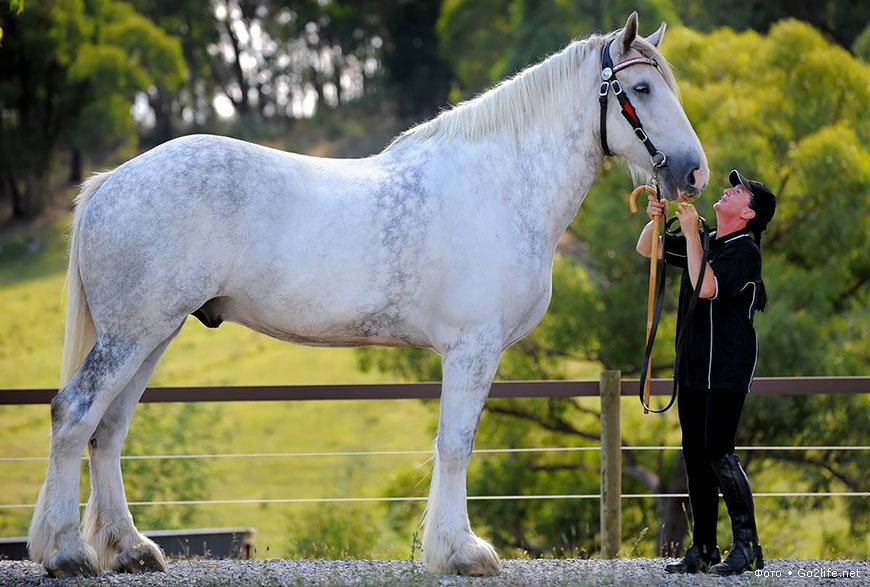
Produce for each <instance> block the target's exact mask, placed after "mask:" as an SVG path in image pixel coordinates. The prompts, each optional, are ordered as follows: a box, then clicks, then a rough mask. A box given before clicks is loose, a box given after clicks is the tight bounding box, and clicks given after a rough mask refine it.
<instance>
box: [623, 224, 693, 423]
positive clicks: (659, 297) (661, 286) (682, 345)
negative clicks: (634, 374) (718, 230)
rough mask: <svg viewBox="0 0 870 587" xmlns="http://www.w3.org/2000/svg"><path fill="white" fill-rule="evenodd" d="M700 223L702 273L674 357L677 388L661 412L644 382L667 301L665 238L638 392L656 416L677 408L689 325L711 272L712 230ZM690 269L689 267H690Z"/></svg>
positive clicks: (671, 233)
mask: <svg viewBox="0 0 870 587" xmlns="http://www.w3.org/2000/svg"><path fill="white" fill-rule="evenodd" d="M675 220H679V219H678V218H677V217H676V216H674V217H673V218H671V219H670V220H668V221H667V223H666V224H665V233H666V234H667V235H669V236H676V235H677V234H679V227H678V228H677V229H676V230H673V231H672V230H671V224H673V223H674V221H675ZM698 220H700V222H701V249H702V250H703V252H702V254H701V270H700V271H699V272H698V280H697V281H696V282H695V288H694V291H692V297H691V299H690V300H689V307H688V308H687V310H686V314H685V318H684V319H683V323H682V325H680V330H679V331H678V332H677V348H676V350H677V353H676V356H675V357H674V389H673V391H672V392H671V401H669V402H668V405H666V406H665V407H664V408H662V409H660V410H654V409H653V408H651V407H649V406H648V405H647V403H646V402H645V401H644V399H643V388H644V382H645V381H646V377H647V372H648V371H649V362H650V357H651V356H652V350H653V345H654V344H655V340H656V330H657V329H658V327H659V318H660V317H661V315H662V303H663V302H664V299H665V268H666V267H667V263H666V262H665V260H664V259H665V254H666V249H665V246H666V245H665V243H666V242H667V241H666V239H664V238H663V239H662V248H661V251H662V263H661V266H662V268H661V272H660V274H659V280H658V283H657V284H656V307H655V313H654V314H653V322H652V327H651V328H650V332H649V340H647V341H646V350H644V352H643V365H642V367H641V370H640V390H639V392H638V397H640V403H641V405H643V407H644V409H646V410H649V411H650V412H653V413H654V414H663V413H664V412H667V411H668V410H669V409H671V406H672V405H674V402H675V401H676V399H677V390H678V387H679V384H678V383H677V382H678V380H679V377H680V357H682V355H683V351H685V349H686V340H687V332H688V330H689V324H690V323H691V318H692V314H693V313H694V312H695V306H697V305H698V298H699V297H700V295H701V286H702V284H703V283H704V276H705V275H706V273H707V257H708V256H709V253H710V227H709V226H708V225H707V221H706V220H704V218H703V217H700V216H699V217H698ZM658 236H659V235H655V238H658ZM687 270H688V267H687Z"/></svg>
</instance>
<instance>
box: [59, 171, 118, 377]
mask: <svg viewBox="0 0 870 587" xmlns="http://www.w3.org/2000/svg"><path fill="white" fill-rule="evenodd" d="M111 174H112V172H111V171H104V172H103V173H95V174H94V175H92V176H91V177H89V178H88V179H87V180H85V182H84V183H83V184H82V190H81V192H79V195H78V196H76V199H75V213H74V214H73V221H72V229H71V231H70V243H69V267H68V268H67V272H66V285H65V287H64V289H66V290H67V292H68V298H67V305H66V328H65V330H64V334H63V359H61V364H60V389H63V388H64V387H65V386H66V384H67V383H69V380H70V379H72V377H73V375H75V372H76V371H77V370H78V368H79V367H80V366H81V364H82V363H83V362H84V360H85V357H86V356H87V355H88V353H89V352H90V351H91V348H93V346H94V342H95V340H96V337H97V331H96V328H95V327H94V319H93V317H92V316H91V309H90V308H89V307H88V300H87V298H86V297H85V288H84V285H82V276H81V273H80V272H79V231H80V230H81V226H82V217H84V215H85V208H86V207H87V204H88V202H89V201H90V200H91V198H92V197H93V196H94V194H96V193H97V190H99V189H100V186H102V185H103V183H104V182H105V181H106V180H107V179H109V176H110V175H111Z"/></svg>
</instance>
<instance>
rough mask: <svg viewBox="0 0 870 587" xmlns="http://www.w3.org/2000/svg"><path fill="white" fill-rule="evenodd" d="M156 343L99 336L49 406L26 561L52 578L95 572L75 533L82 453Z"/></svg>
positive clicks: (89, 554) (84, 545)
mask: <svg viewBox="0 0 870 587" xmlns="http://www.w3.org/2000/svg"><path fill="white" fill-rule="evenodd" d="M165 336H166V334H164V335H163V337H161V339H162V338H165ZM158 343H159V340H158V341H156V342H152V341H148V340H146V339H139V340H134V339H131V338H125V337H119V336H115V335H107V334H105V333H100V334H99V335H98V337H97V340H96V343H95V344H94V347H93V349H91V351H90V353H88V356H87V357H86V358H85V360H84V362H83V363H82V365H81V367H79V369H78V371H76V374H75V375H74V376H73V378H72V379H71V380H70V382H69V383H68V384H67V385H66V386H65V387H64V388H63V390H61V392H60V393H59V394H58V395H57V396H56V397H55V398H54V399H53V400H52V402H51V432H52V437H51V455H50V457H49V464H48V473H47V474H46V477H45V483H44V484H43V486H42V489H41V490H40V492H39V498H38V499H37V502H36V509H35V510H34V513H33V520H32V522H31V524H30V535H29V539H28V544H29V547H30V556H31V558H32V559H33V560H35V561H37V562H40V563H42V565H43V566H45V568H46V570H48V572H49V574H50V575H52V576H57V577H64V576H71V575H88V574H93V573H95V572H97V570H98V568H99V566H98V561H97V556H96V553H95V552H94V549H93V548H91V547H90V546H89V545H88V544H87V543H86V542H85V541H84V540H83V539H82V535H81V533H80V531H79V505H78V497H79V477H80V473H81V458H82V452H83V451H84V448H85V444H86V443H87V441H88V438H90V436H91V435H92V434H93V433H94V430H96V428H97V424H99V422H100V419H101V418H102V417H103V413H104V412H105V411H106V409H107V408H108V407H109V405H110V404H111V403H112V402H113V401H114V399H115V398H116V397H117V395H118V394H119V393H120V392H121V390H122V389H123V388H124V387H125V386H126V385H127V383H128V382H129V381H130V379H131V378H132V377H133V376H134V375H135V374H136V372H137V371H138V370H139V367H140V365H142V361H144V360H145V359H146V358H147V357H148V355H149V354H150V353H151V351H152V350H153V349H154V348H155V347H156V346H157V344H158Z"/></svg>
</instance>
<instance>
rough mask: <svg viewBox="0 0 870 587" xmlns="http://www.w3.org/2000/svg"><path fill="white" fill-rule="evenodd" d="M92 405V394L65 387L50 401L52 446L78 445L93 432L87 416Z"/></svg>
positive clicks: (68, 386)
mask: <svg viewBox="0 0 870 587" xmlns="http://www.w3.org/2000/svg"><path fill="white" fill-rule="evenodd" d="M93 403H94V394H93V393H92V392H86V391H82V390H80V389H79V388H76V387H72V386H70V385H67V386H66V387H65V388H64V389H63V390H62V391H61V392H60V393H59V394H57V395H56V396H55V397H54V399H52V400H51V435H52V444H53V445H54V446H57V447H62V446H69V445H70V444H78V443H79V442H80V441H83V440H84V439H85V438H86V437H87V436H88V435H89V433H90V431H91V430H93V427H91V426H88V424H89V423H88V421H87V416H88V412H89V411H90V409H91V406H92V405H93Z"/></svg>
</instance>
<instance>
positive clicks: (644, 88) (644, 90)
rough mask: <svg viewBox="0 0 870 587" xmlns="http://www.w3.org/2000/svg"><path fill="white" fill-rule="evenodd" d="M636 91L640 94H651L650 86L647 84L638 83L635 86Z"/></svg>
mask: <svg viewBox="0 0 870 587" xmlns="http://www.w3.org/2000/svg"><path fill="white" fill-rule="evenodd" d="M634 91H635V92H637V93H638V94H649V86H648V85H646V84H637V85H636V86H634Z"/></svg>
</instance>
